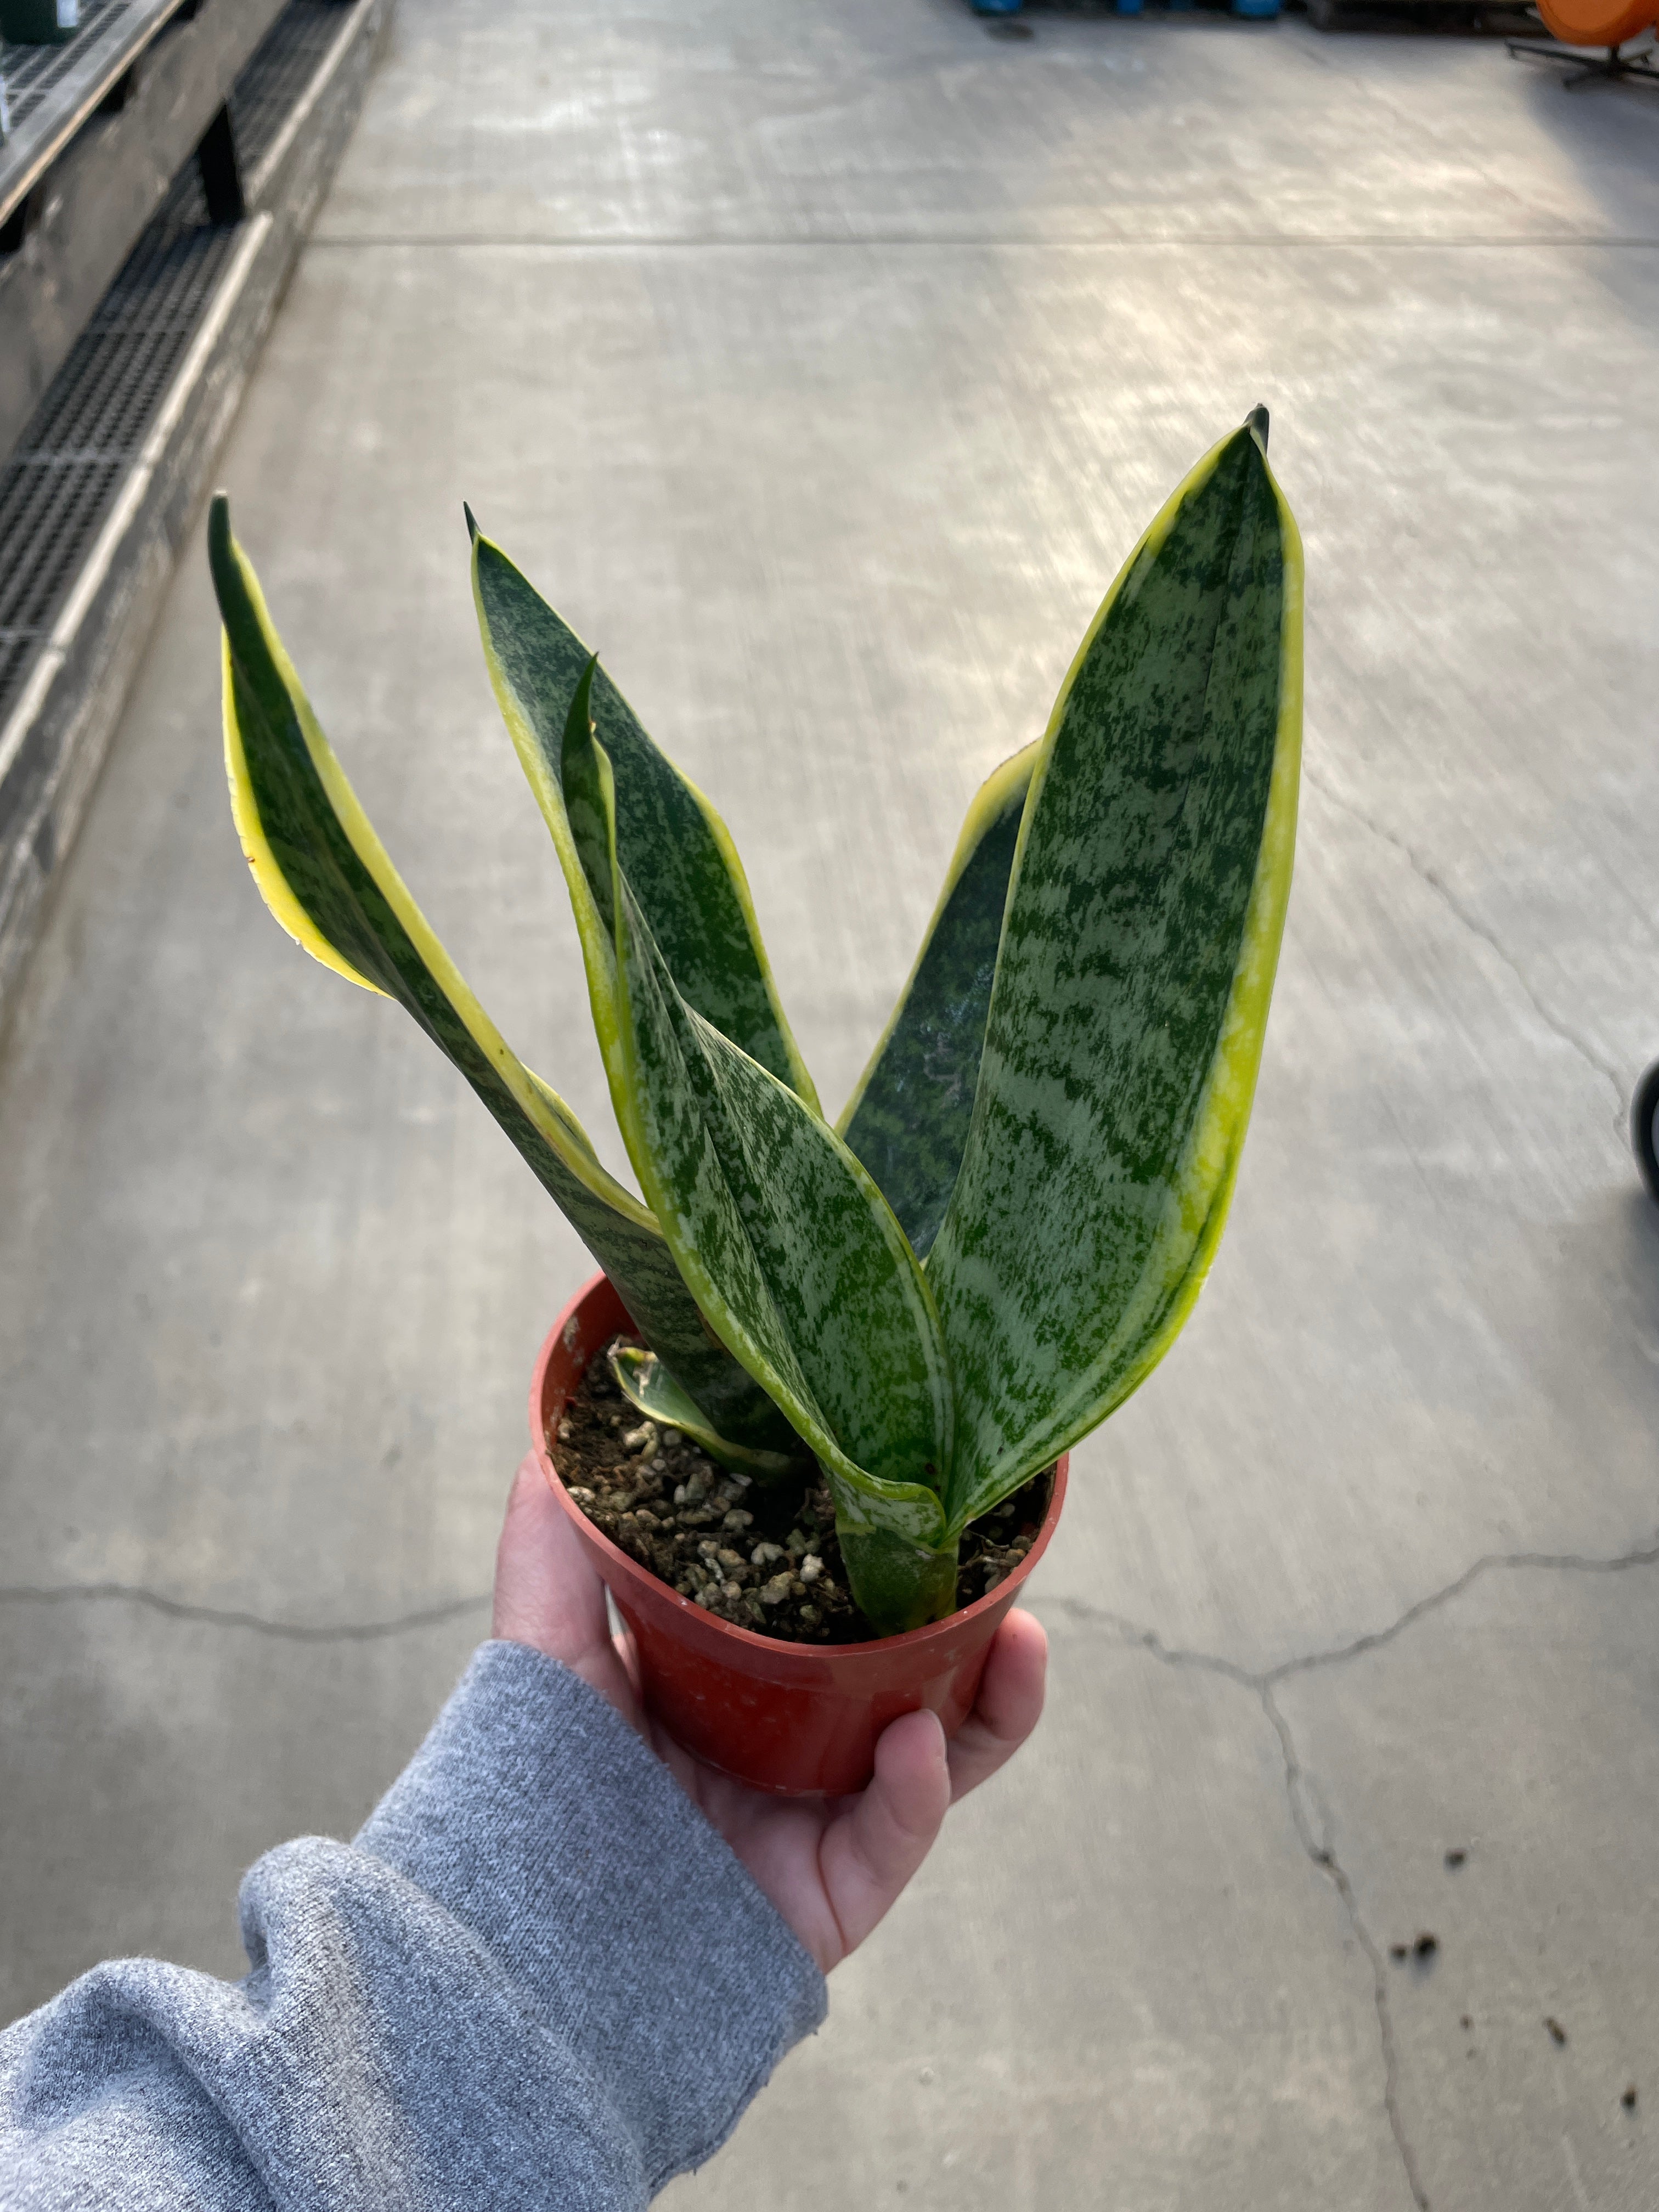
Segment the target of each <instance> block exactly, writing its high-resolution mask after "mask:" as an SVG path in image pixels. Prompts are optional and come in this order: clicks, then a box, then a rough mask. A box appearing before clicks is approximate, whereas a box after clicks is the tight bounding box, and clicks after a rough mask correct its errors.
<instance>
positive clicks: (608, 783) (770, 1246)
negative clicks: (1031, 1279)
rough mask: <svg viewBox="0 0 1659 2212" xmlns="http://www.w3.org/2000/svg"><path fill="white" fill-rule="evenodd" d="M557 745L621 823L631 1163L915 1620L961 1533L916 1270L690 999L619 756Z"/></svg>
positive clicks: (892, 1600) (625, 1093)
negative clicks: (948, 1512)
mask: <svg viewBox="0 0 1659 2212" xmlns="http://www.w3.org/2000/svg"><path fill="white" fill-rule="evenodd" d="M562 745H563V750H564V771H565V774H566V775H567V777H568V779H569V780H570V781H571V782H572V784H573V785H574V784H576V783H578V782H580V786H581V787H582V789H583V791H584V793H592V794H593V795H594V796H595V797H596V798H597V800H598V803H599V805H600V806H601V807H602V808H603V810H604V811H605V816H606V817H607V820H608V822H609V823H610V840H609V844H610V855H611V880H612V887H613V890H612V901H613V911H614V913H615V915H616V927H617V933H616V962H617V1001H616V1002H617V1015H618V1021H619V1036H620V1040H621V1058H622V1062H623V1066H622V1074H621V1079H620V1080H619V1081H618V1082H617V1085H616V1086H615V1087H614V1089H613V1091H612V1099H613V1103H615V1106H616V1109H617V1118H618V1120H619V1121H621V1123H622V1128H623V1139H624V1140H625V1142H626V1143H627V1146H628V1149H629V1158H631V1159H632V1160H633V1162H634V1165H635V1172H636V1173H637V1174H638V1175H639V1176H640V1178H641V1186H642V1188H644V1190H645V1192H646V1194H647V1198H648V1199H649V1200H650V1201H651V1204H652V1206H653V1212H654V1214H655V1218H656V1220H657V1222H658V1224H659V1227H660V1228H661V1230H662V1233H663V1236H664V1237H665V1240H666V1241H667V1243H668V1247H669V1249H670V1250H671V1252H672V1253H673V1255H674V1258H675V1260H676V1261H677V1263H678V1267H679V1269H680V1273H681V1274H682V1275H683V1277H684V1279H685V1282H686V1284H687V1285H688V1286H689V1288H690V1291H691V1292H692V1294H693V1296H694V1297H696V1302H697V1304H698V1306H699V1307H700V1308H701V1309H702V1312H703V1313H704V1314H705V1315H706V1316H707V1317H708V1321H709V1322H710V1323H711V1324H712V1326H713V1328H714V1330H715V1331H716V1333H717V1334H719V1336H720V1339H721V1340H722V1342H724V1343H725V1344H726V1346H727V1348H728V1349H729V1350H730V1351H731V1352H732V1354H733V1355H734V1356H735V1357H736V1358H737V1359H738V1361H739V1362H741V1364H742V1365H743V1366H744V1368H745V1369H746V1370H747V1371H748V1372H749V1373H750V1375H752V1376H754V1378H755V1380H756V1381H757V1383H759V1384H760V1385H761V1387H762V1388H763V1389H764V1390H765V1391H766V1393H767V1395H769V1397H770V1398H771V1399H772V1401H774V1403H775V1404H776V1405H777V1406H778V1407H781V1410H782V1411H783V1413H785V1414H786V1415H787V1419H788V1420H789V1422H790V1424H791V1425H792V1426H793V1429H794V1430H795V1431H796V1434H797V1435H798V1436H799V1437H801V1438H802V1439H803V1441H804V1442H805V1443H806V1445H807V1446H808V1447H809V1449H811V1451H812V1452H813V1453H814V1454H815V1455H816V1456H817V1459H818V1461H819V1462H820V1464H821V1466H822V1467H823V1471H824V1474H825V1476H826V1478H827V1479H828V1480H829V1485H830V1488H831V1492H832V1494H833V1495H834V1497H835V1498H836V1518H837V1525H838V1526H840V1527H842V1529H843V1537H844V1541H845V1536H846V1534H848V1532H850V1533H851V1534H852V1536H853V1539H854V1547H855V1548H856V1546H857V1543H858V1541H859V1539H860V1537H863V1538H865V1539H866V1549H867V1550H868V1551H869V1553H870V1554H871V1558H872V1562H873V1568H872V1573H871V1575H869V1576H867V1577H866V1578H865V1580H864V1582H863V1583H862V1584H860V1581H859V1579H858V1565H857V1562H856V1560H855V1559H854V1555H853V1554H852V1553H849V1554H848V1566H849V1573H850V1574H851V1575H852V1576H853V1577H854V1595H856V1596H857V1597H858V1599H859V1601H860V1604H862V1605H863V1606H864V1607H865V1610H866V1612H867V1613H870V1615H871V1618H872V1620H874V1621H875V1622H876V1624H877V1626H878V1628H879V1629H880V1630H881V1631H882V1632H884V1633H888V1632H892V1631H893V1630H895V1629H896V1628H899V1627H910V1626H915V1625H916V1623H917V1621H918V1620H919V1619H921V1618H927V1617H930V1616H929V1615H927V1613H918V1612H917V1610H916V1607H918V1605H919V1604H920V1605H924V1606H927V1605H935V1604H937V1603H938V1601H939V1591H938V1574H937V1573H935V1575H934V1577H933V1581H932V1582H931V1583H930V1582H928V1581H927V1579H926V1577H925V1576H924V1575H923V1574H922V1573H921V1571H919V1563H921V1562H925V1561H927V1560H930V1559H934V1558H935V1556H936V1555H937V1554H938V1553H939V1550H940V1547H941V1546H942V1545H945V1544H946V1543H947V1541H948V1540H947V1539H946V1538H945V1528H944V1512H943V1509H942V1506H941V1504H940V1500H939V1484H940V1483H941V1482H942V1480H943V1478H944V1471H945V1468H946V1466H947V1465H948V1463H949V1457H950V1444H951V1383H950V1376H949V1372H948V1370H947V1367H946V1364H945V1355H944V1347H943V1345H942V1342H941V1340H940V1337H939V1324H938V1319H937V1316H936V1315H935V1313H934V1310H933V1300H932V1298H931V1297H930V1295H929V1292H928V1290H927V1283H926V1280H925V1279H924V1278H923V1275H922V1272H921V1266H920V1264H919V1262H918V1261H917V1260H916V1257H915V1254H914V1253H913V1252H912V1251H911V1249H910V1248H909V1246H908V1243H906V1241H905V1238H904V1233H903V1231H902V1230H901V1229H900V1227H899V1225H898V1224H897V1222H896V1220H895V1219H894V1218H893V1215H892V1212H891V1210H890V1208H889V1206H887V1204H886V1202H885V1200H884V1199H883V1197H882V1195H881V1193H880V1192H879V1191H878V1189H877V1188H876V1187H875V1185H874V1183H873V1182H872V1181H871V1179H870V1176H868V1174H867V1173H866V1170H864V1169H863V1168H862V1167H861V1166H860V1164H859V1163H858V1161H857V1160H856V1159H854V1157H853V1155H852V1154H851V1152H848V1149H847V1147H846V1146H845V1145H843V1144H842V1141H841V1139H839V1138H838V1137H836V1134H835V1133H834V1132H833V1131H832V1130H831V1129H829V1127H828V1126H827V1125H826V1124H825V1122H824V1121H823V1120H822V1118H821V1117H820V1116H819V1115H817V1114H816V1113H815V1112H814V1111H813V1110H812V1109H811V1108H810V1107H808V1106H807V1105H805V1103H803V1102H802V1100H801V1099H800V1098H799V1097H797V1096H796V1094H795V1093H794V1091H792V1090H791V1089H790V1088H789V1086H788V1085H787V1084H785V1083H783V1082H781V1081H780V1080H779V1079H778V1078H777V1077H776V1076H775V1075H773V1074H771V1073H769V1071H768V1070H767V1069H765V1068H763V1067H762V1066H760V1065H759V1063H758V1062H757V1061H756V1060H751V1059H750V1056H749V1055H748V1054H746V1053H744V1052H743V1051H741V1050H740V1049H739V1048H738V1046H736V1045H735V1044H733V1043H732V1041H731V1040H730V1039H729V1038H728V1037H726V1036H724V1035H723V1034H722V1033H721V1031H720V1030H718V1029H716V1028H715V1027H714V1024H713V1023H712V1022H709V1021H708V1020H706V1019H704V1018H703V1017H702V1015H700V1014H699V1013H697V1012H696V1011H695V1009H694V1008H692V1007H690V1006H688V1005H687V1004H686V1002H685V1000H684V998H683V997H682V996H681V994H680V993H679V992H678V989H677V988H676V987H675V983H674V979H673V976H672V975H671V972H670V970H669V967H668V963H667V961H666V960H665V957H663V955H662V953H661V951H660V950H659V947H658V945H657V944H656V942H655V939H653V935H652V933H651V929H650V925H649V923H648V922H647V920H646V918H645V915H644V914H643V913H642V912H641V908H640V906H639V903H638V902H637V901H636V899H635V896H634V891H633V887H632V885H631V884H630V882H629V878H628V876H627V874H626V872H625V871H624V870H623V866H622V863H621V859H620V849H619V848H620V840H619V837H618V836H617V826H616V825H617V815H616V798H615V781H614V778H613V775H612V772H611V763H610V760H609V758H608V757H607V756H606V754H605V750H604V748H603V746H601V745H599V744H597V743H596V742H595V741H594V738H593V737H592V733H591V732H583V731H582V730H581V729H580V718H579V717H578V716H576V715H574V714H573V715H572V716H571V717H570V719H569V723H568V728H567V731H566V733H565V737H564V738H563V740H562ZM584 745H586V747H587V748H589V749H590V750H591V758H590V759H589V760H587V761H586V762H584V761H583V760H582V759H581V758H580V754H581V751H582V749H583V747H584ZM950 1548H951V1549H952V1550H953V1549H954V1547H950ZM953 1582H954V1578H953V1577H952V1583H953ZM945 1609H946V1610H948V1609H949V1608H948V1606H946V1607H945Z"/></svg>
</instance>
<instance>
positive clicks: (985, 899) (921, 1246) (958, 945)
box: [836, 744, 1038, 1259]
mask: <svg viewBox="0 0 1659 2212" xmlns="http://www.w3.org/2000/svg"><path fill="white" fill-rule="evenodd" d="M1037 751H1038V748H1037V746H1036V744H1030V745H1027V746H1026V747H1025V749H1024V751H1023V752H1018V753H1016V754H1015V755H1014V757H1013V758H1012V760H1007V761H1004V763H1002V765H1001V767H1000V769H996V770H995V772H994V774H993V775H990V776H989V777H988V778H987V780H986V781H985V782H984V783H983V784H982V785H981V787H980V789H979V792H978V793H977V795H976V796H975V799H974V803H973V805H971V806H970V807H969V810H968V818H967V820H966V821H965V822H964V823H963V827H962V835H961V836H960V837H959V838H958V839H957V849H956V852H955V854H954V855H953V856H952V858H951V866H950V871H949V872H948V873H947V875H946V876H945V888H944V890H942V891H941V892H940V894H939V904H938V905H937V906H936V907H935V908H934V909H933V920H932V921H930V922H929V923H928V925H927V935H926V937H925V938H924V939H922V944H921V951H920V952H919V953H918V954H917V955H916V960H915V966H914V967H913V968H912V969H911V970H910V977H909V981H908V982H907V983H906V984H905V987H904V989H903V991H902V994H900V998H899V1001H898V1004H897V1005H896V1006H895V1007H894V1009H893V1012H892V1016H891V1018H890V1020H889V1022H888V1024H887V1027H886V1029H885V1030H884V1032H883V1035H882V1038H881V1042H879V1043H878V1045H877V1047H876V1049H875V1051H874V1053H873V1054H872V1055H871V1059H870V1064H869V1066H867V1067H866V1069H865V1071H864V1073H863V1074H862V1075H861V1076H860V1079H859V1085H858V1088H857V1090H855V1091H854V1093H853V1095H852V1097H850V1098H849V1099H848V1102H847V1103H846V1105H845V1107H843V1109H842V1115H841V1119H840V1121H837V1122H836V1128H837V1129H838V1130H839V1131H840V1133H841V1134H842V1136H843V1137H844V1138H845V1139H846V1140H847V1143H848V1146H849V1147H850V1149H851V1150H852V1151H853V1152H855V1153H856V1154H857V1155H858V1157H859V1158H860V1159H861V1160H862V1161H863V1163H864V1164H865V1166H866V1167H867V1168H868V1169H869V1170H870V1172H871V1174H872V1176H874V1177H875V1179H876V1182H877V1183H878V1185H879V1186H880V1188H881V1193H882V1195H883V1196H884V1198H885V1199H886V1200H887V1203H888V1204H889V1205H890V1206H891V1207H892V1209H893V1211H894V1212H895V1213H896V1215H897V1216H898V1218H899V1223H900V1225H901V1226H902V1229H903V1231H904V1233H905V1235H906V1236H907V1237H908V1238H909V1240H910V1243H911V1246H912V1249H914V1250H915V1252H916V1254H917V1255H918V1256H920V1257H921V1258H924V1259H925V1258H926V1257H927V1253H928V1251H929V1249H931V1248H932V1245H933V1239H934V1238H935V1237H937V1236H938V1234H939V1224H940V1222H942V1221H943V1220H944V1218H945V1207H946V1206H948V1205H949V1204H950V1202H951V1191H952V1189H953V1188H955V1186H956V1180H957V1170H958V1169H959V1168H960V1167H961V1165H962V1153H963V1146H965V1145H966V1144H967V1142H968V1128H969V1123H970V1122H971V1121H972V1119H973V1113H974V1092H975V1089H976V1087H977V1085H978V1083H979V1062H980V1054H981V1052H982V1051H983V1049H984V1046H985V1019H986V1016H987V1013H988V1012H990V1006H991V984H992V980H993V978H994V976H995V974H996V965H997V945H998V943H999V942H1000V939H1001V936H1002V911H1003V908H1004V907H1005V905H1006V903H1007V897H1008V878H1009V874H1010V872H1011V871H1012V867H1013V865H1014V847H1015V843H1016V841H1017V840H1018V836H1019V824H1020V817H1021V815H1022V814H1023V813H1024V807H1025V794H1026V793H1027V791H1028V790H1029V789H1030V783H1031V772H1032V770H1033V769H1034V768H1035V767H1036V757H1037Z"/></svg>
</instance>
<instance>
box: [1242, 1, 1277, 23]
mask: <svg viewBox="0 0 1659 2212" xmlns="http://www.w3.org/2000/svg"><path fill="white" fill-rule="evenodd" d="M1232 5H1233V13H1234V15H1244V16H1247V17H1249V20H1250V21H1252V22H1265V21H1268V20H1269V19H1270V18H1271V17H1273V16H1274V15H1277V14H1278V13H1279V0H1232Z"/></svg>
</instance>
